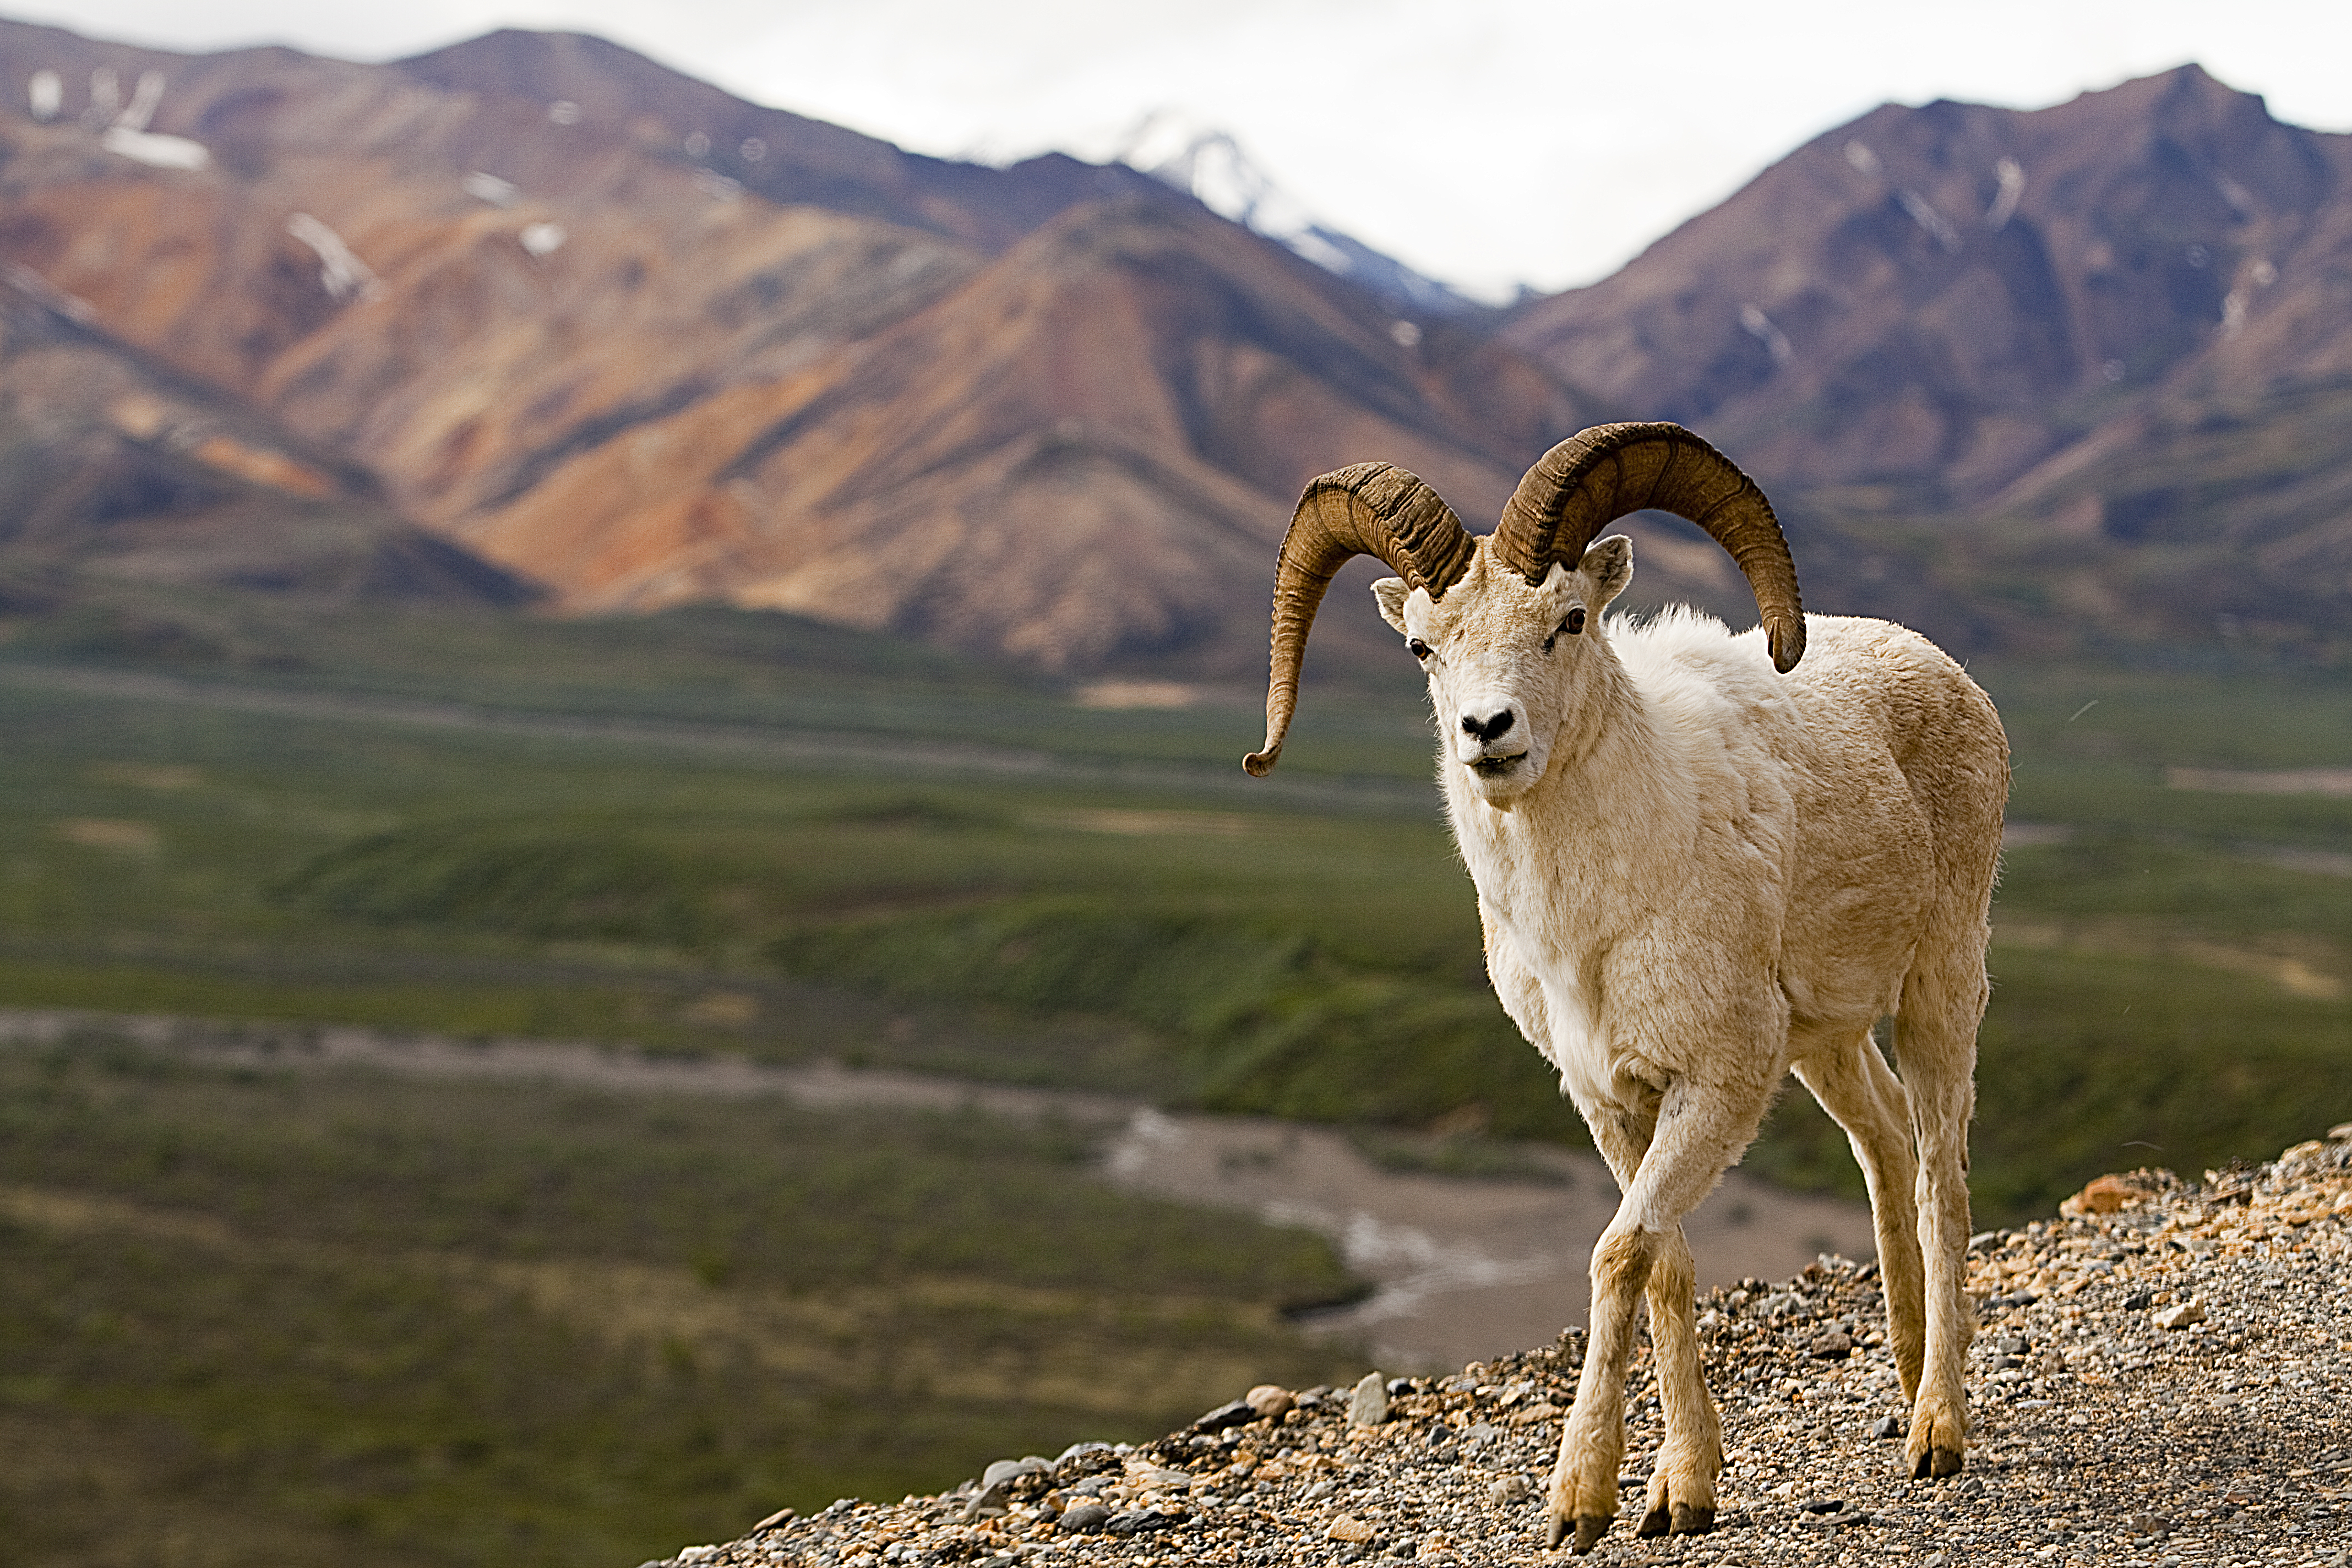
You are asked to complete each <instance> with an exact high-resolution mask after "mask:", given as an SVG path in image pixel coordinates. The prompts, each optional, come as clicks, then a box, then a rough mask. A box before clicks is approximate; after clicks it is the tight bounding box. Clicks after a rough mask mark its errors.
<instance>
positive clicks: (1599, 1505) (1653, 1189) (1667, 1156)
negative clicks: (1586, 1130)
mask: <svg viewBox="0 0 2352 1568" xmlns="http://www.w3.org/2000/svg"><path fill="white" fill-rule="evenodd" d="M1767 1098H1769V1088H1768V1089H1764V1090H1756V1089H1737V1090H1735V1089H1725V1088H1722V1087H1717V1086H1711V1085H1701V1084H1698V1083H1696V1082H1693V1081H1692V1080H1690V1079H1677V1080H1676V1081H1675V1084H1674V1085H1673V1086H1672V1087H1671V1088H1669V1089H1667V1090H1666V1092H1665V1094H1664V1097H1663V1098H1662V1100H1660V1102H1659V1107H1658V1117H1657V1123H1656V1131H1655V1132H1654V1134H1653V1136H1652V1137H1651V1139H1650V1141H1649V1148H1648V1150H1647V1152H1644V1153H1643V1155H1642V1157H1641V1164H1640V1168H1639V1169H1638V1170H1636V1171H1635V1172H1633V1175H1632V1179H1631V1181H1629V1182H1627V1181H1626V1178H1625V1173H1624V1172H1623V1171H1622V1168H1621V1169H1620V1172H1619V1180H1620V1181H1621V1182H1625V1195H1624V1199H1623V1201H1622V1202H1621V1203H1620V1204H1619V1205H1618V1206H1617V1215H1616V1217H1615V1218H1614V1219H1612V1220H1611V1221H1610V1222H1609V1226H1608V1228H1607V1229H1605V1230H1603V1231H1602V1232H1601V1239H1600V1241H1599V1242H1598V1243H1597V1244H1596V1245H1595V1246H1594V1247H1593V1249H1592V1323H1591V1336H1590V1338H1589V1340H1588V1341H1587V1342H1586V1345H1585V1352H1584V1369H1583V1372H1582V1374H1581V1375H1580V1377H1579V1379H1578V1381H1577V1388H1576V1404H1575V1406H1574V1408H1572V1409H1571V1410H1570V1412H1569V1415H1568V1425H1567V1428H1566V1429H1565V1430H1564V1431H1563V1432H1562V1433H1561V1435H1560V1446H1559V1466H1558V1468H1555V1469H1554V1470H1553V1472H1552V1480H1551V1493H1550V1497H1549V1507H1548V1509H1547V1510H1546V1522H1547V1525H1548V1534H1549V1541H1550V1542H1551V1544H1553V1545H1555V1546H1557V1545H1559V1542H1560V1541H1561V1540H1562V1539H1563V1538H1564V1537H1566V1536H1567V1535H1568V1533H1569V1531H1570V1528H1571V1526H1572V1527H1573V1529H1574V1531H1575V1536H1576V1542H1575V1544H1576V1550H1577V1551H1578V1552H1590V1551H1591V1550H1592V1548H1593V1547H1594V1546H1595V1545H1596V1544H1598V1543H1599V1542H1600V1540H1601V1535H1602V1534H1603V1533H1604V1532H1605V1531H1607V1530H1608V1528H1609V1521H1611V1520H1612V1519H1614V1518H1615V1517H1616V1516H1617V1469H1618V1466H1619V1464H1620V1463H1621V1462H1622V1460H1623V1458H1624V1454H1625V1370H1626V1366H1627V1364H1628V1363H1630V1362H1631V1361H1632V1359H1633V1333H1634V1312H1635V1310H1637V1309H1638V1308H1639V1306H1640V1305H1641V1301H1642V1298H1643V1294H1644V1293H1645V1292H1646V1293H1649V1294H1650V1296H1651V1300H1653V1302H1654V1303H1656V1302H1658V1301H1659V1300H1660V1299H1661V1296H1662V1295H1663V1296H1664V1299H1665V1300H1669V1301H1673V1302H1675V1307H1674V1309H1673V1310H1672V1312H1670V1313H1669V1315H1668V1316H1667V1319H1666V1321H1667V1323H1668V1324H1669V1328H1668V1330H1667V1332H1666V1335H1665V1336H1664V1338H1663V1339H1662V1342H1661V1343H1660V1346H1659V1351H1660V1355H1659V1368H1660V1372H1661V1374H1662V1376H1663V1377H1664V1378H1665V1379H1666V1380H1667V1381H1666V1384H1665V1388H1666V1391H1667V1392H1666V1398H1667V1401H1668V1410H1669V1417H1668V1419H1669V1431H1668V1435H1667V1451H1666V1453H1665V1454H1664V1455H1662V1456H1660V1462H1659V1474H1660V1475H1661V1476H1663V1477H1664V1481H1663V1483H1661V1482H1659V1481H1657V1480H1655V1479H1654V1481H1653V1483H1652V1491H1653V1494H1654V1496H1653V1499H1652V1502H1653V1509H1654V1510H1656V1509H1660V1508H1663V1509H1664V1511H1665V1514H1666V1523H1667V1527H1668V1528H1675V1527H1676V1523H1677V1521H1676V1519H1675V1510H1676V1505H1677V1504H1679V1505H1680V1507H1681V1508H1682V1509H1683V1510H1687V1511H1685V1512H1684V1513H1683V1515H1682V1519H1681V1521H1680V1528H1682V1529H1685V1530H1701V1529H1705V1528H1706V1527H1707V1525H1710V1524H1712V1523H1713V1522H1714V1512H1713V1509H1714V1503H1715V1479H1716V1476H1717V1473H1718V1472H1719V1471H1720V1469H1721V1468H1722V1463H1723V1458H1722V1440H1721V1437H1720V1435H1719V1431H1718V1428H1717V1422H1716V1419H1715V1410H1714V1405H1713V1403H1712V1402H1711V1401H1709V1400H1708V1398H1707V1396H1706V1384H1705V1383H1704V1381H1703V1380H1702V1379H1701V1377H1700V1375H1699V1371H1698V1341H1697V1335H1696V1329H1695V1328H1691V1329H1688V1330H1687V1331H1677V1328H1676V1326H1675V1325H1685V1324H1688V1323H1689V1322H1690V1316H1691V1310H1692V1308H1691V1289H1692V1274H1691V1263H1690V1250H1689V1248H1688V1247H1686V1246H1685V1245H1684V1244H1683V1242H1682V1239H1681V1231H1682V1218H1683V1215H1686V1214H1688V1213H1689V1212H1690V1211H1691V1210H1692V1209H1694V1208H1696V1207H1697V1206H1698V1204H1699V1200H1700V1199H1702V1198H1704V1197H1706V1194H1707V1193H1708V1192H1709V1191H1710V1190H1711V1189H1712V1188H1713V1187H1714V1185H1715V1184H1716V1182H1717V1180H1718V1179H1719V1178H1720V1177H1721V1176H1722V1174H1723V1172H1724V1168H1725V1167H1726V1166H1727V1165H1729V1164H1730V1163H1731V1162H1732V1161H1733V1160H1734V1159H1736V1158H1738V1154H1739V1152H1740V1151H1741V1150H1743V1149H1745V1148H1746V1147H1747V1146H1748V1142H1749V1140H1751V1139H1752V1138H1754V1137H1755V1135H1756V1124H1757V1123H1758V1121H1760V1120H1762V1117H1763V1114H1764V1105H1765V1100H1767ZM1587 1120H1588V1121H1589V1122H1590V1123H1591V1126H1592V1128H1593V1132H1594V1136H1595V1141H1596V1142H1601V1145H1602V1152H1603V1153H1604V1154H1609V1153H1611V1152H1612V1151H1611V1148H1610V1144H1611V1143H1612V1142H1617V1141H1618V1140H1619V1139H1620V1138H1621V1137H1622V1125H1623V1124H1622V1121H1618V1122H1615V1123H1614V1124H1613V1125H1611V1123H1612V1118H1609V1117H1607V1116H1592V1115H1588V1117H1587ZM1604 1127H1606V1130H1605V1131H1604ZM1612 1163H1615V1162H1614V1160H1612ZM1661 1266H1663V1267H1661ZM1660 1274H1664V1276H1665V1278H1664V1279H1656V1278H1655V1277H1656V1276H1658V1275H1660ZM1653 1321H1656V1319H1655V1318H1654V1320H1653ZM1685 1373H1687V1374H1688V1375H1687V1376H1685V1375H1684V1374H1685ZM1701 1411H1704V1415H1703V1416H1702V1415H1701ZM1677 1416H1679V1417H1680V1419H1679V1420H1677V1419H1676V1417H1677ZM1678 1480H1679V1481H1680V1482H1681V1484H1682V1485H1683V1486H1685V1487H1686V1488H1687V1489H1688V1494H1687V1495H1683V1494H1680V1493H1678V1492H1677V1491H1676V1484H1677V1481H1678ZM1702 1508H1703V1509H1705V1510H1706V1511H1705V1512H1704V1513H1702V1512H1701V1511H1700V1510H1701V1509H1702ZM1646 1522H1647V1521H1645V1523H1646Z"/></svg>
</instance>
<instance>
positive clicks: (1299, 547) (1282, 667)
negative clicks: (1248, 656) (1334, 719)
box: [1242, 463, 1475, 778]
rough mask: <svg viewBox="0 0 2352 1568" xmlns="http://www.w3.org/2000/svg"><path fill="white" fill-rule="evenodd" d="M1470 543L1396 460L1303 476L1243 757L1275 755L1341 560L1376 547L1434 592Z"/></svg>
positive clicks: (1262, 763) (1267, 766)
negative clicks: (1259, 718)
mask: <svg viewBox="0 0 2352 1568" xmlns="http://www.w3.org/2000/svg"><path fill="white" fill-rule="evenodd" d="M1474 548H1475V546H1474V544H1473V543H1472V541H1471V538H1470V535H1469V533H1468V531H1465V529H1464V528H1463V526H1462V520H1461V519H1460V518H1458V517H1455V516H1454V509H1453V508H1451V507H1449V506H1447V505H1446V504H1445V503H1444V501H1443V500H1439V499H1438V494H1437V492H1436V491H1435V490H1433V489H1430V488H1429V487H1428V486H1427V485H1425V484H1423V483H1422V482H1421V480H1419V479H1415V478H1414V477H1413V476H1412V475H1411V474H1409V473H1407V472H1405V471H1404V470H1403V469H1402V468H1396V467H1394V466H1392V465H1391V464H1388V463H1356V464H1353V465H1350V466H1349V467H1348V468H1341V469H1339V470H1338V471H1337V472H1335V473H1328V474H1325V475H1324V476H1323V477H1322V478H1321V479H1313V480H1310V481H1308V483H1307V493H1306V494H1305V495H1302V496H1300V497H1299V498H1298V510H1297V511H1296V512H1293V513H1292V514H1291V518H1290V531H1289V532H1288V533H1286V534H1284V535H1283V536H1282V554H1281V556H1280V557H1279V559H1278V560H1277V562H1276V567H1275V576H1274V652H1273V658H1272V661H1271V668H1270V669H1269V670H1268V672H1267V675H1266V684H1265V748H1264V749H1263V750H1260V751H1256V752H1251V753H1250V754H1249V755H1248V756H1246V757H1244V758H1243V759H1242V766H1243V767H1244V768H1247V769H1248V770H1249V771H1250V773H1252V774H1253V775H1255V776H1256V777H1258V778H1264V777H1265V775H1266V774H1267V773H1272V772H1273V771H1274V764H1275V760H1276V758H1278V757H1280V756H1281V755H1282V738H1283V736H1284V735H1285V734H1286V733H1287V732H1288V731H1289V729H1290V713H1291V710H1292V709H1293V708H1295V707H1296V706H1297V702H1298V665H1299V661H1300V660H1301V659H1302V658H1305V657H1306V654H1307V628H1308V627H1309V626H1313V625H1314V624H1315V612H1316V610H1317V608H1318V606H1320V605H1321V604H1322V603H1323V591H1324V590H1325V589H1327V588H1328V587H1329V586H1330V585H1331V578H1332V576H1333V575H1334V574H1337V573H1338V572H1339V568H1340V567H1342V566H1344V565H1346V564H1347V563H1348V561H1349V558H1350V557H1352V556H1357V555H1377V556H1379V557H1380V558H1381V560H1382V561H1385V562H1387V563H1388V565H1389V570H1390V571H1391V572H1394V573H1395V574H1397V575H1398V576H1400V577H1402V578H1403V579H1404V580H1405V581H1406V582H1407V583H1409V584H1412V586H1414V587H1416V588H1426V589H1428V590H1429V596H1430V597H1431V598H1433V599H1442V598H1444V596H1445V590H1446V589H1448V588H1450V587H1452V586H1453V585H1454V584H1455V583H1457V582H1459V581H1460V580H1461V577H1462V574H1463V573H1465V572H1466V571H1468V570H1469V569H1470V555H1471V552H1472V550H1473V549H1474Z"/></svg>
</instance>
